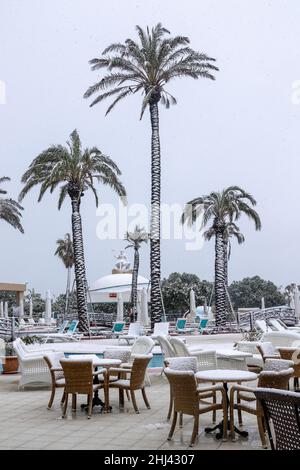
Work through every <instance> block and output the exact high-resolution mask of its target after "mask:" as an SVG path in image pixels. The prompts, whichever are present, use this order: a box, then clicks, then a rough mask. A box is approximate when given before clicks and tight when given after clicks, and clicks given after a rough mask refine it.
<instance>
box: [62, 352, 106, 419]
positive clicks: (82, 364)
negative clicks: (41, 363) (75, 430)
mask: <svg viewBox="0 0 300 470" xmlns="http://www.w3.org/2000/svg"><path fill="white" fill-rule="evenodd" d="M60 363H61V366H62V369H63V372H64V376H65V382H66V384H65V401H64V408H63V414H62V417H63V418H65V416H66V413H67V407H68V397H69V394H71V395H72V411H73V412H76V402H77V395H87V398H88V418H91V416H92V407H93V394H94V392H95V391H96V390H99V389H100V388H104V384H103V383H99V384H94V383H93V381H94V377H95V376H96V375H98V374H105V373H106V369H98V370H97V371H96V372H93V362H92V361H86V360H85V361H77V360H75V361H73V360H70V359H62V360H61V361H60Z"/></svg>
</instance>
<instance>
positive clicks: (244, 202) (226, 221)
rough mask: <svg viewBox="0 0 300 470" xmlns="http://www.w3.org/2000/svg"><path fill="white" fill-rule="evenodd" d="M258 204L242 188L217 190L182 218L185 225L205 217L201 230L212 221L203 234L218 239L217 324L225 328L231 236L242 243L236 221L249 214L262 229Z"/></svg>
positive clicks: (196, 202) (193, 203)
mask: <svg viewBox="0 0 300 470" xmlns="http://www.w3.org/2000/svg"><path fill="white" fill-rule="evenodd" d="M255 205H256V201H255V199H254V198H253V197H252V196H251V194H249V193H247V192H246V191H244V190H243V189H241V188H240V187H239V186H229V187H228V188H226V189H224V190H223V191H215V192H212V193H210V194H208V195H205V196H200V197H198V198H195V199H193V200H192V201H190V202H188V203H187V205H186V208H185V211H184V213H183V215H182V222H185V221H187V222H188V223H189V224H192V223H193V222H195V220H196V219H197V218H198V217H199V216H202V217H203V219H202V227H206V226H207V225H208V224H209V223H210V222H211V221H212V225H211V226H210V227H209V228H208V229H207V231H206V232H205V233H204V236H205V238H206V239H208V240H209V239H210V238H212V236H214V237H215V303H216V325H217V326H218V327H224V326H226V316H227V315H226V306H227V298H226V282H227V281H226V278H227V262H225V260H226V261H227V260H228V240H229V237H230V236H236V237H237V239H238V241H240V242H242V241H243V235H242V234H241V232H240V231H239V229H238V227H237V225H236V224H235V222H236V221H237V220H238V219H239V218H240V217H241V215H242V214H246V215H247V216H248V217H249V218H250V219H251V220H253V221H254V224H255V229H256V230H260V229H261V221H260V217H259V215H258V213H257V212H256V211H255V210H254V209H253V207H251V206H255Z"/></svg>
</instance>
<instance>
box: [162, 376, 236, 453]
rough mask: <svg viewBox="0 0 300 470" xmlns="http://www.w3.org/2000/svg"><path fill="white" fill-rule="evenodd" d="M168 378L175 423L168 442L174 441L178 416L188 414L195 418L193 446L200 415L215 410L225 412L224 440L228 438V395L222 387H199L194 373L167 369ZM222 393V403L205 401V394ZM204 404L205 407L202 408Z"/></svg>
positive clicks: (173, 422) (191, 444)
mask: <svg viewBox="0 0 300 470" xmlns="http://www.w3.org/2000/svg"><path fill="white" fill-rule="evenodd" d="M165 374H166V377H167V378H168V380H169V383H170V387H171V391H172V397H173V402H174V412H173V421H172V425H171V429H170V432H169V436H168V440H171V439H172V436H173V434H174V431H175V427H176V422H177V415H178V413H180V414H187V415H190V416H193V417H194V427H193V433H192V437H191V442H190V446H193V445H194V443H195V439H196V437H197V435H198V431H199V415H200V414H203V413H208V412H210V411H213V410H220V409H221V410H223V418H224V426H223V438H224V439H226V437H227V401H226V393H225V390H224V388H223V387H222V386H221V385H211V386H209V387H201V388H200V387H197V381H196V379H195V375H194V372H193V371H192V370H189V371H180V370H172V369H170V368H169V367H167V368H166V369H165ZM213 392H215V393H216V392H220V393H221V394H222V404H221V403H207V402H204V401H203V397H204V394H206V393H208V394H211V393H213ZM202 403H203V406H201V405H202Z"/></svg>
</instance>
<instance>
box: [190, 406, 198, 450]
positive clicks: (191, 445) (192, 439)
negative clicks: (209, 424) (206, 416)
mask: <svg viewBox="0 0 300 470" xmlns="http://www.w3.org/2000/svg"><path fill="white" fill-rule="evenodd" d="M198 430H199V415H198V414H197V415H195V416H194V427H193V434H192V438H191V442H190V447H193V445H194V444H195V440H196V437H197V436H198Z"/></svg>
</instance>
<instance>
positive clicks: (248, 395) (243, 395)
mask: <svg viewBox="0 0 300 470" xmlns="http://www.w3.org/2000/svg"><path fill="white" fill-rule="evenodd" d="M292 375H293V369H292V368H289V369H284V370H282V371H279V372H277V371H262V372H261V373H260V374H259V377H258V387H267V388H277V389H281V390H287V389H288V385H289V380H290V378H291V376H292ZM255 390H256V389H255V388H252V387H247V386H244V385H233V386H232V388H231V390H230V434H231V437H232V438H233V439H234V438H235V433H234V410H238V411H239V412H240V414H239V424H240V425H242V424H243V423H242V415H241V412H246V413H250V414H252V415H255V416H256V417H257V425H258V430H259V435H260V439H261V443H262V446H263V447H265V448H266V447H267V443H266V437H265V427H264V422H263V413H262V409H261V407H260V405H259V403H257V402H256V398H255V395H254V392H255ZM235 393H236V395H237V400H236V402H235V400H234V397H235Z"/></svg>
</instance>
